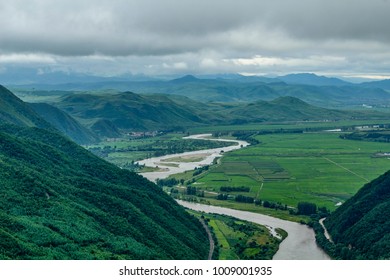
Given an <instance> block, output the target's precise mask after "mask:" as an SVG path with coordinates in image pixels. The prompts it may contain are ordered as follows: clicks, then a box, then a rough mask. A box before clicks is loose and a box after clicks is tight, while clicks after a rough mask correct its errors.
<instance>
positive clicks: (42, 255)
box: [0, 88, 208, 259]
mask: <svg viewBox="0 0 390 280" xmlns="http://www.w3.org/2000/svg"><path fill="white" fill-rule="evenodd" d="M0 89H1V96H0V97H1V101H2V102H1V103H0V104H1V107H0V116H1V118H0V119H1V124H0V178H1V180H0V259H204V258H207V253H208V237H207V235H206V232H205V231H204V229H203V227H202V225H201V224H200V223H199V221H198V220H197V219H196V218H194V217H192V216H190V215H189V214H187V213H186V212H185V210H184V208H183V207H181V206H179V205H178V204H177V203H176V202H175V201H174V200H173V199H172V198H171V197H169V196H168V195H166V194H165V193H164V192H163V191H162V190H161V189H160V188H159V187H157V186H156V185H155V184H153V183H151V182H150V181H148V180H146V179H144V178H143V177H141V176H139V175H137V174H135V173H132V172H129V171H127V170H122V169H120V168H118V167H116V166H114V165H112V164H110V163H107V162H106V161H104V160H102V159H100V158H98V157H96V156H94V155H93V154H91V153H90V152H88V151H87V150H85V149H83V148H81V147H80V146H78V145H77V144H75V143H74V142H72V141H71V140H68V138H65V137H63V136H62V135H60V134H59V132H57V131H56V130H55V129H54V128H52V127H51V126H50V125H49V124H48V123H47V122H45V121H43V120H42V119H41V118H40V117H39V116H38V115H37V114H36V113H35V112H34V111H33V110H32V109H31V108H30V107H29V105H28V104H25V103H23V102H22V101H21V100H19V99H17V98H16V97H15V96H13V95H12V93H10V92H9V91H7V90H6V89H4V88H0ZM30 117H31V119H30ZM37 126H39V127H45V126H47V127H48V128H49V129H50V130H51V131H48V130H46V129H42V128H39V127H37Z"/></svg>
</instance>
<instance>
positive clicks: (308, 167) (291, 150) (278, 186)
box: [196, 133, 390, 210]
mask: <svg viewBox="0 0 390 280" xmlns="http://www.w3.org/2000/svg"><path fill="white" fill-rule="evenodd" d="M256 139H257V140H259V141H260V142H261V143H260V144H258V145H254V146H249V147H246V148H244V149H241V150H237V151H234V152H231V153H227V154H226V155H225V156H224V157H223V158H222V160H221V164H220V165H218V166H216V167H214V168H210V170H209V171H208V172H207V173H205V174H204V176H201V177H200V178H199V179H198V180H197V185H196V186H197V187H198V188H200V189H205V190H209V191H215V192H219V191H220V188H221V187H223V186H231V187H240V186H247V187H250V191H249V192H245V193H241V194H242V195H247V196H251V197H254V198H257V199H261V200H263V201H264V200H268V201H272V202H279V203H281V204H283V205H284V204H286V205H288V206H292V207H295V206H296V205H297V203H298V202H300V201H307V202H313V203H316V204H317V205H318V206H325V207H327V208H328V209H331V210H333V209H335V208H336V204H338V203H340V202H341V203H342V202H344V201H345V200H346V199H348V198H349V197H351V196H352V195H353V194H355V193H356V192H357V190H358V189H359V188H361V187H362V186H363V185H364V184H365V183H367V182H369V181H371V180H372V179H374V178H376V177H378V176H379V175H381V174H383V173H384V172H385V171H387V170H389V169H390V159H389V158H387V157H375V156H374V155H375V154H376V153H378V152H390V144H389V143H373V142H364V141H352V140H345V139H341V138H340V137H339V134H337V133H303V134H270V135H261V136H256ZM232 194H234V193H232Z"/></svg>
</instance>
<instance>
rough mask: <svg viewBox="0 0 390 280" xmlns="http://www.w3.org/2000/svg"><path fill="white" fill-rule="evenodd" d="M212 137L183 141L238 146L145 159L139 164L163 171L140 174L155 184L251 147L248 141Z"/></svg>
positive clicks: (191, 137)
mask: <svg viewBox="0 0 390 280" xmlns="http://www.w3.org/2000/svg"><path fill="white" fill-rule="evenodd" d="M211 136H212V135H211V134H196V135H191V136H187V137H184V138H183V139H203V140H209V141H220V142H234V143H237V144H236V145H233V146H227V147H222V148H215V149H206V150H198V151H192V152H185V153H179V154H171V155H165V156H161V157H154V158H148V159H144V160H141V161H138V164H139V165H145V166H148V167H154V168H160V167H163V170H159V171H156V172H144V173H139V174H140V175H142V176H143V177H145V178H147V179H149V180H150V181H153V182H155V181H156V180H157V179H165V178H167V177H168V176H170V175H173V174H178V173H183V172H185V171H188V170H194V169H195V168H199V167H202V166H205V165H210V164H212V163H213V161H214V159H215V158H218V157H221V156H222V155H223V154H224V153H225V152H229V151H234V150H237V149H241V148H243V147H246V146H248V145H249V143H248V142H246V141H241V140H231V139H219V138H210V137H211ZM180 158H181V159H180ZM183 158H193V159H197V161H195V160H193V161H186V160H182V159H183Z"/></svg>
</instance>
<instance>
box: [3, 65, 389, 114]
mask: <svg viewBox="0 0 390 280" xmlns="http://www.w3.org/2000/svg"><path fill="white" fill-rule="evenodd" d="M45 75H48V76H47V78H45ZM203 77H206V78H197V77H195V76H191V75H187V76H184V77H181V78H176V79H170V80H161V79H160V80H158V79H156V78H148V77H143V76H142V77H139V76H137V77H136V78H134V76H128V77H125V76H120V77H111V78H107V77H95V76H87V75H81V74H80V75H72V74H64V73H61V72H55V73H51V74H42V75H36V77H34V76H32V77H31V79H20V80H19V82H17V81H16V79H14V80H12V79H9V78H7V77H3V78H2V79H1V75H0V80H3V82H5V83H6V84H8V85H11V87H12V88H15V89H23V88H24V89H34V90H66V91H90V90H94V91H96V90H100V91H101V90H117V91H132V92H135V93H146V94H175V95H182V96H186V97H189V98H191V99H194V100H197V101H201V102H252V101H257V100H266V101H270V100H273V99H275V98H278V97H281V96H292V97H297V98H299V99H302V100H303V101H305V102H308V103H310V104H313V105H317V106H321V107H329V108H336V107H337V108H339V107H351V106H362V105H363V104H366V105H370V106H383V105H386V106H387V105H388V104H390V94H389V92H388V90H389V89H390V85H389V81H388V80H383V81H375V82H366V83H360V84H354V83H349V82H346V81H344V80H341V79H338V78H328V77H325V76H317V75H315V74H308V73H301V74H290V75H286V76H281V77H276V78H268V77H259V76H242V75H238V74H233V75H220V76H219V75H214V76H203ZM82 79H85V80H84V81H82ZM140 79H141V80H140ZM7 81H8V82H7ZM45 81H50V82H45ZM65 81H66V82H65ZM12 85H13V86H12Z"/></svg>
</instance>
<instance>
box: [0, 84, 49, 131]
mask: <svg viewBox="0 0 390 280" xmlns="http://www.w3.org/2000/svg"><path fill="white" fill-rule="evenodd" d="M0 123H12V124H16V125H21V126H28V127H33V126H36V127H40V128H46V129H49V128H52V127H51V125H50V124H49V123H48V122H46V121H45V120H43V119H42V118H41V117H40V116H39V115H38V114H37V113H36V112H35V111H34V110H33V109H32V108H31V107H29V106H28V105H27V104H26V103H24V102H23V101H22V100H20V99H19V98H17V97H16V96H15V95H14V94H13V93H12V92H10V91H9V90H8V89H6V88H5V87H3V86H1V85H0Z"/></svg>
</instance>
